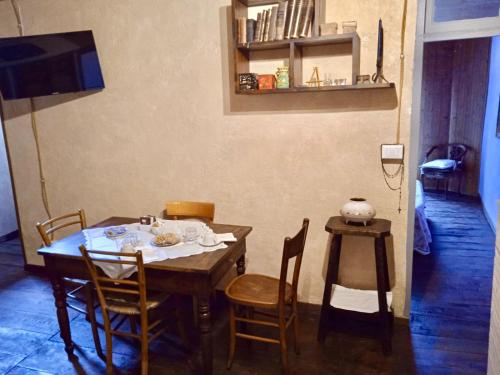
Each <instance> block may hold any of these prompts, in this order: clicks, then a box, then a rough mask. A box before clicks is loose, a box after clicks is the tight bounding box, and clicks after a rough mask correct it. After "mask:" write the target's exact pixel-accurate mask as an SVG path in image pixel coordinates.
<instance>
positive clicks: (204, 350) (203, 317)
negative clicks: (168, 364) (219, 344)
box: [198, 295, 213, 374]
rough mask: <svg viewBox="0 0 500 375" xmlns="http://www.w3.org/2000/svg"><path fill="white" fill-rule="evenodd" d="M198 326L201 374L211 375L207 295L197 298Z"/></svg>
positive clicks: (208, 301) (210, 326)
mask: <svg viewBox="0 0 500 375" xmlns="http://www.w3.org/2000/svg"><path fill="white" fill-rule="evenodd" d="M198 324H199V327H200V341H201V358H202V367H203V373H204V374H212V366H213V356H212V325H211V322H210V296H208V295H207V296H198Z"/></svg>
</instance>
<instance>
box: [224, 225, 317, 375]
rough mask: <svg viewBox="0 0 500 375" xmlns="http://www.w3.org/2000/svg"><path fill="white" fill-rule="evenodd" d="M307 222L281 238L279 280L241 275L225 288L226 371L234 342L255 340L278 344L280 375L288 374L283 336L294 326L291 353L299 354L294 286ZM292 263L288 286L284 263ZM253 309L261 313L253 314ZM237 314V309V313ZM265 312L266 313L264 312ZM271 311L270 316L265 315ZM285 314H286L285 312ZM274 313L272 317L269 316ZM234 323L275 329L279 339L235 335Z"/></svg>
mask: <svg viewBox="0 0 500 375" xmlns="http://www.w3.org/2000/svg"><path fill="white" fill-rule="evenodd" d="M308 226H309V219H304V221H303V224H302V228H301V229H300V231H299V232H298V233H297V234H296V235H295V237H293V238H289V237H287V238H285V241H284V246H283V257H282V260H281V272H280V278H279V279H276V278H273V277H269V276H264V275H256V274H245V275H241V276H238V277H237V278H235V279H234V280H233V281H232V282H231V283H230V284H229V285H228V286H227V288H226V296H227V298H228V299H229V302H230V304H229V327H230V343H229V358H228V361H227V367H228V369H229V368H230V367H231V364H232V362H233V358H234V352H235V348H236V338H237V337H240V338H244V339H248V340H256V341H261V342H266V343H272V344H279V345H280V348H281V365H282V371H283V373H285V374H286V373H288V349H287V340H286V332H287V329H288V328H289V327H290V326H291V325H292V323H293V326H294V343H295V352H296V353H297V354H298V353H299V345H298V335H299V321H298V320H299V319H298V312H297V285H298V282H299V273H300V266H301V264H302V254H303V252H304V246H305V242H306V236H307V228H308ZM292 258H296V259H295V266H294V270H293V279H292V284H290V283H288V282H287V281H286V278H287V273H288V263H289V261H290V259H292ZM236 307H240V308H241V307H243V308H246V309H247V311H248V312H249V314H248V316H244V315H243V314H241V312H240V313H239V314H238V315H237V311H236ZM254 309H262V310H264V311H257V310H255V311H254ZM240 310H241V309H240ZM266 310H267V311H266ZM269 310H271V314H270V313H269ZM287 310H289V311H287ZM273 313H274V314H273ZM254 314H260V315H263V316H267V317H270V318H273V319H272V320H269V319H268V320H259V319H254ZM236 322H242V323H243V324H247V323H251V324H257V325H263V326H267V327H273V328H278V329H279V339H278V340H276V339H273V338H268V337H262V336H256V335H252V334H249V333H246V332H238V331H237V329H236Z"/></svg>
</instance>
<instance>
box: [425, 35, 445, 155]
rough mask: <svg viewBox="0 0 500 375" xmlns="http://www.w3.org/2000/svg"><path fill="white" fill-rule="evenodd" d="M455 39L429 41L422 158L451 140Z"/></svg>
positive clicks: (426, 48)
mask: <svg viewBox="0 0 500 375" xmlns="http://www.w3.org/2000/svg"><path fill="white" fill-rule="evenodd" d="M450 56H453V43H450V42H436V43H426V44H425V47H424V66H423V74H422V105H421V114H420V118H421V121H422V125H421V127H420V159H419V162H420V163H422V162H423V161H424V157H425V153H426V152H427V150H429V149H430V148H431V147H432V146H433V145H435V144H437V143H447V142H448V139H449V129H450V126H449V124H450V104H451V84H452V77H453V74H452V73H453V59H452V58H450Z"/></svg>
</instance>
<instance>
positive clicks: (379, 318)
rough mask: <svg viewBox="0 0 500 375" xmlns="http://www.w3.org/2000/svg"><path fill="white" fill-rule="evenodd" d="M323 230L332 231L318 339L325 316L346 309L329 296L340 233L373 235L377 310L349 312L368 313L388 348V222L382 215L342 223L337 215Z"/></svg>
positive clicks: (325, 326)
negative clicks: (367, 220) (361, 221)
mask: <svg viewBox="0 0 500 375" xmlns="http://www.w3.org/2000/svg"><path fill="white" fill-rule="evenodd" d="M325 230H326V231H327V232H329V233H331V234H333V239H332V243H331V247H330V254H329V260H328V270H327V273H326V281H325V291H324V294H323V305H322V307H321V317H320V322H319V329H318V341H319V342H324V340H325V337H326V334H327V331H328V328H329V316H330V315H332V313H335V312H341V311H346V310H342V309H338V308H335V307H333V306H331V305H330V300H331V296H332V284H337V280H338V274H339V261H340V251H341V247H342V236H343V235H349V236H365V237H373V238H374V239H375V241H374V242H375V265H376V270H377V294H378V307H379V310H378V312H376V313H374V314H369V313H360V312H352V314H354V315H359V316H360V317H366V316H367V315H372V316H373V317H374V319H375V321H376V322H378V324H379V332H380V340H381V341H382V348H383V350H384V353H390V352H391V331H392V320H393V315H392V312H389V311H388V306H387V295H386V292H388V291H390V290H391V289H390V283H389V271H388V266H387V252H386V247H385V238H386V237H388V236H389V235H390V234H391V222H390V221H389V220H384V219H373V220H372V221H371V222H370V224H369V225H367V226H363V225H352V224H345V222H344V219H343V218H342V217H341V216H334V217H331V218H330V219H329V220H328V222H327V224H326V226H325Z"/></svg>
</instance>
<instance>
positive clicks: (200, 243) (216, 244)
mask: <svg viewBox="0 0 500 375" xmlns="http://www.w3.org/2000/svg"><path fill="white" fill-rule="evenodd" d="M223 242H224V241H220V242H217V243H215V244H213V245H207V244H204V243H203V242H198V245H200V246H203V247H214V246H219V245H220V244H221V243H223Z"/></svg>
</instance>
